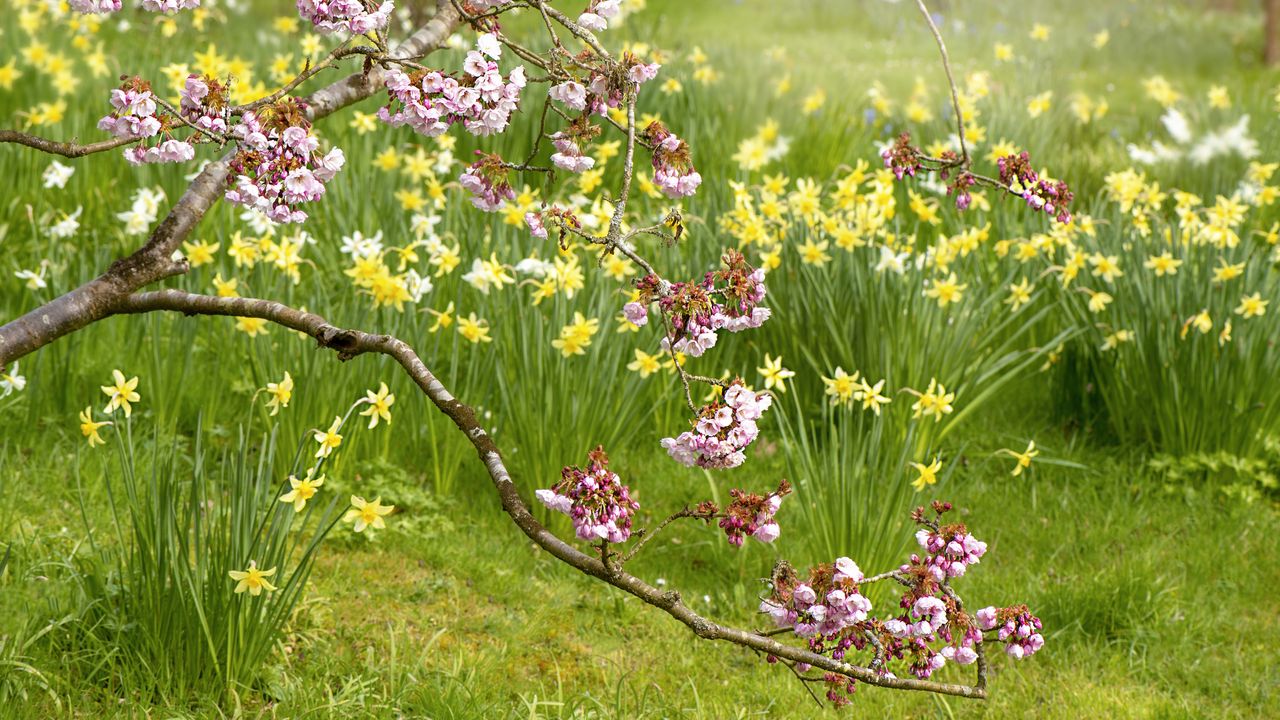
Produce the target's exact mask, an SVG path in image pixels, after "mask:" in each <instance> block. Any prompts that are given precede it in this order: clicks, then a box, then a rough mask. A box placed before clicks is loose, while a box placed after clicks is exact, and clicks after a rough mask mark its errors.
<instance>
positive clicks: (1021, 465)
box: [999, 440, 1040, 477]
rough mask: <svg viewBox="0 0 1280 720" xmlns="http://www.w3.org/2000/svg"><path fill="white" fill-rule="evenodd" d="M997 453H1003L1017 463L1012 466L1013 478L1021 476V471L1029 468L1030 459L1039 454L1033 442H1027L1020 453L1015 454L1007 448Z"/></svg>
mask: <svg viewBox="0 0 1280 720" xmlns="http://www.w3.org/2000/svg"><path fill="white" fill-rule="evenodd" d="M999 452H1002V453H1005V454H1007V455H1009V456H1011V457H1013V458H1014V459H1015V460H1017V461H1018V462H1017V464H1016V465H1014V466H1013V476H1014V477H1018V476H1019V475H1021V474H1022V471H1023V470H1025V469H1027V468H1029V467H1031V458H1033V457H1035V456H1037V455H1039V454H1040V451H1039V450H1037V449H1036V441H1035V440H1032V441H1030V442H1028V443H1027V449H1026V450H1024V451H1022V452H1017V451H1015V450H1010V449H1008V448H1003V449H1001V450H1000V451H999Z"/></svg>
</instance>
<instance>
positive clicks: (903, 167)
mask: <svg viewBox="0 0 1280 720" xmlns="http://www.w3.org/2000/svg"><path fill="white" fill-rule="evenodd" d="M880 157H881V158H882V159H883V160H884V166H885V167H887V168H889V169H890V170H892V171H893V176H894V177H896V178H898V179H899V180H901V179H902V178H904V177H915V176H916V173H917V172H919V171H920V168H921V166H922V163H921V162H920V151H919V150H917V149H916V148H915V147H913V146H912V145H911V134H910V133H905V132H904V133H902V134H901V135H899V136H898V138H897V139H896V140H894V141H893V144H892V145H890V146H889V147H887V148H885V149H884V150H883V151H881V153H880Z"/></svg>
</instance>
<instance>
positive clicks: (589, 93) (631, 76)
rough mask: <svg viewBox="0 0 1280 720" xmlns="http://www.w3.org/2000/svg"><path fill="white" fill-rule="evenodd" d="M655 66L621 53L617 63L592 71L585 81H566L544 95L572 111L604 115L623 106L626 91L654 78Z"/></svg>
mask: <svg viewBox="0 0 1280 720" xmlns="http://www.w3.org/2000/svg"><path fill="white" fill-rule="evenodd" d="M661 68H662V66H661V65H659V64H658V63H646V62H644V61H642V60H640V59H639V58H637V57H636V56H635V55H634V54H633V53H629V52H627V53H623V54H622V58H621V61H620V64H619V65H617V66H611V67H601V68H593V69H592V70H591V73H590V75H589V76H588V77H587V79H586V82H585V83H583V82H580V81H578V80H576V79H569V80H565V81H563V82H560V83H557V84H555V85H552V86H551V87H549V88H547V96H548V97H550V98H551V99H552V100H555V101H556V102H558V103H561V104H563V105H564V106H565V107H568V108H570V109H572V110H576V111H578V112H585V113H588V114H596V115H605V114H607V113H608V112H609V109H610V108H616V107H619V106H620V105H622V100H623V98H624V97H625V96H626V94H627V93H628V92H634V91H635V90H636V89H637V88H639V87H640V86H641V85H643V84H644V83H646V82H648V81H650V80H652V79H654V78H656V77H657V76H658V70H660V69H661Z"/></svg>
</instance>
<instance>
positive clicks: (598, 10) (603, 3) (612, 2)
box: [578, 0, 621, 32]
mask: <svg viewBox="0 0 1280 720" xmlns="http://www.w3.org/2000/svg"><path fill="white" fill-rule="evenodd" d="M620 4H621V0H591V4H590V5H588V6H587V9H586V10H584V11H582V14H580V15H578V24H579V25H581V26H582V27H584V28H586V29H588V30H591V31H593V32H600V31H601V30H607V29H608V28H609V20H611V19H612V18H615V17H617V16H618V11H619V7H618V6H619V5H620Z"/></svg>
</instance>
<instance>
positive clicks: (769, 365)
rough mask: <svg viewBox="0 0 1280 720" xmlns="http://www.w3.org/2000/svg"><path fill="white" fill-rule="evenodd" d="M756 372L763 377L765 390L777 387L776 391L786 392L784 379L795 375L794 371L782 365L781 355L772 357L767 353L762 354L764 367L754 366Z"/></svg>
mask: <svg viewBox="0 0 1280 720" xmlns="http://www.w3.org/2000/svg"><path fill="white" fill-rule="evenodd" d="M756 372H758V373H760V375H761V377H763V378H764V387H765V389H766V390H772V389H773V388H775V387H776V388H778V392H786V391H787V385H786V381H787V379H788V378H792V377H795V375H796V374H795V373H794V372H792V371H791V370H788V369H786V368H784V367H782V356H781V355H779V356H778V357H777V358H772V357H770V356H769V354H768V353H765V356H764V367H762V368H756Z"/></svg>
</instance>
